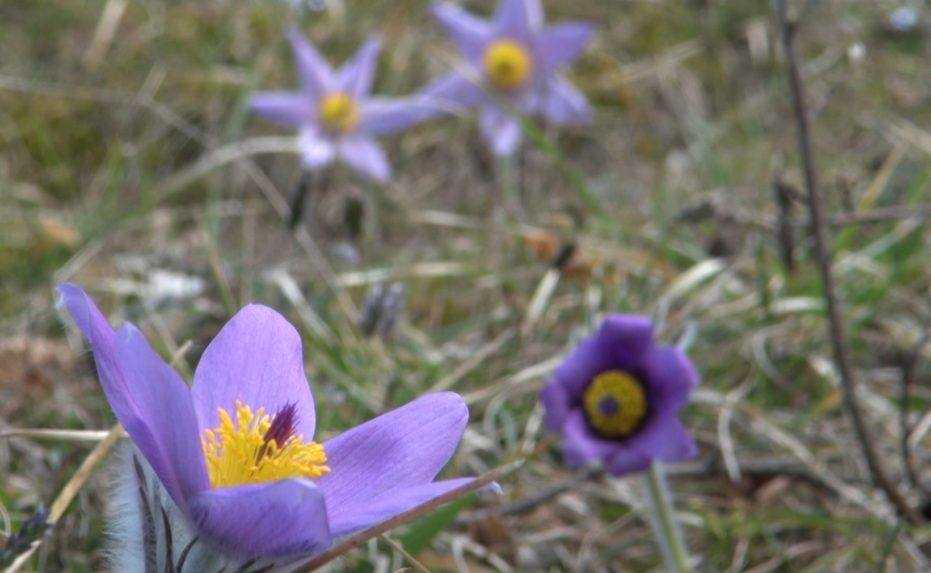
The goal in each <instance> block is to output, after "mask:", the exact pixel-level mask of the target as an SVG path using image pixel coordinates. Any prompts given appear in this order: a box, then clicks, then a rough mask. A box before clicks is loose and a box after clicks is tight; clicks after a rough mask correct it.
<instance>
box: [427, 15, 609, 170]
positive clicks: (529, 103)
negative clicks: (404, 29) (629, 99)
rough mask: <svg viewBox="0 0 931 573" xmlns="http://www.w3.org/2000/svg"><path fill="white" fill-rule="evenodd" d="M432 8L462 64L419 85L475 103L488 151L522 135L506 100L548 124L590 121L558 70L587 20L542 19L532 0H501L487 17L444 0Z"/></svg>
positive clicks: (584, 38)
mask: <svg viewBox="0 0 931 573" xmlns="http://www.w3.org/2000/svg"><path fill="white" fill-rule="evenodd" d="M433 15H434V16H435V17H436V18H437V20H439V22H440V24H442V25H443V27H444V28H446V31H447V33H448V34H449V36H450V37H451V38H452V40H453V41H454V42H455V43H456V45H457V46H458V48H459V51H460V52H461V53H462V56H463V58H464V59H465V67H464V68H463V69H462V70H460V71H458V72H454V73H452V74H449V75H447V76H445V77H442V78H440V79H439V80H437V81H436V82H434V83H433V84H431V85H430V86H429V87H428V88H427V89H426V90H425V93H426V95H428V96H430V97H433V98H435V99H436V100H438V101H439V102H446V103H447V107H449V106H450V105H453V106H456V107H467V108H472V107H478V108H479V110H480V112H479V128H480V129H481V132H482V135H483V136H484V137H485V139H486V140H487V141H488V142H489V145H491V148H492V150H493V151H494V152H495V154H497V155H510V154H512V153H513V152H514V151H515V150H516V149H517V147H518V145H519V144H520V140H521V127H520V121H519V118H516V117H514V116H513V115H512V114H511V113H509V109H506V108H512V109H513V110H516V111H517V112H519V113H520V114H524V115H534V114H542V115H543V116H544V117H545V118H546V119H547V120H549V121H550V122H552V123H554V124H584V123H588V122H589V121H591V115H592V112H591V109H590V108H589V106H588V102H587V101H586V100H585V96H584V95H582V93H580V92H579V91H578V90H577V89H575V88H574V87H573V86H572V85H571V84H570V83H569V82H568V81H566V79H565V78H563V77H562V75H561V74H560V73H559V72H560V70H561V68H563V67H564V66H566V65H568V64H570V63H571V62H572V61H574V60H575V59H576V58H578V57H579V55H581V53H582V52H583V51H584V50H585V47H586V45H587V44H588V42H589V40H590V39H591V37H592V33H593V28H592V26H590V25H589V24H586V23H581V22H569V23H563V24H556V25H554V26H544V24H543V9H542V8H541V7H540V1H539V0H501V3H500V4H499V5H498V9H497V11H496V12H495V15H494V17H493V19H492V20H491V21H490V22H487V21H485V20H481V19H479V18H476V17H474V16H472V15H471V14H469V13H468V12H466V11H464V10H462V9H461V8H458V7H457V6H454V5H453V4H450V3H446V2H444V3H440V4H435V5H434V6H433ZM502 104H504V105H502Z"/></svg>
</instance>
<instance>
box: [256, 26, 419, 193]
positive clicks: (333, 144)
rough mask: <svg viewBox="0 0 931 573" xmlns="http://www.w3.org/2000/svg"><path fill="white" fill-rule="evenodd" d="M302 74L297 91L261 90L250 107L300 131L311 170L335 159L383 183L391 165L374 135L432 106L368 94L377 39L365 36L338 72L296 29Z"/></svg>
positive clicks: (409, 123)
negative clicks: (355, 52) (363, 42)
mask: <svg viewBox="0 0 931 573" xmlns="http://www.w3.org/2000/svg"><path fill="white" fill-rule="evenodd" d="M288 37H289V39H290V40H291V46H292V48H293V50H294V58H295V60H296V63H297V69H298V76H299V78H300V84H301V91H299V92H260V93H257V94H255V95H254V96H253V97H252V100H251V102H250V104H251V107H252V109H253V111H255V112H256V113H258V114H259V115H261V116H262V117H264V118H265V119H268V120H270V121H274V122H276V123H279V124H282V125H287V126H295V127H297V128H298V129H299V130H300V131H299V133H300V135H299V137H300V147H301V151H302V152H303V156H304V163H305V164H306V165H307V167H308V168H309V169H320V168H322V167H324V166H326V165H328V164H329V163H330V162H332V161H333V160H334V159H336V158H339V159H340V160H341V161H343V162H344V163H345V164H346V165H348V166H349V167H351V168H353V169H355V170H356V171H358V172H359V173H361V174H362V175H364V176H366V177H368V178H370V179H373V180H375V181H378V182H380V183H384V182H385V181H387V180H388V179H389V177H390V175H391V168H390V167H389V166H388V160H387V158H386V157H385V153H384V151H382V149H381V148H380V147H379V146H378V143H376V142H375V139H374V137H375V136H378V135H387V134H390V133H396V132H399V131H403V130H405V129H407V128H408V127H410V126H412V125H414V124H415V123H417V122H419V121H422V120H423V119H426V117H428V115H429V113H428V112H429V111H430V110H433V109H434V108H433V106H429V105H427V104H426V103H425V102H423V101H419V100H417V99H416V98H407V99H404V98H401V99H390V98H378V97H372V96H370V95H369V92H371V90H372V81H373V79H374V76H375V65H376V63H377V61H378V51H379V42H378V40H375V39H370V40H369V41H367V42H366V43H365V44H364V45H363V46H362V47H361V48H360V49H359V51H358V53H357V54H356V55H355V57H354V58H353V59H352V60H350V61H349V62H348V63H346V64H345V65H344V66H343V67H342V68H341V69H340V70H339V71H336V72H334V71H333V69H332V68H330V65H329V64H328V63H327V62H326V60H324V58H323V57H322V56H321V55H320V54H319V52H317V50H316V49H315V48H314V47H313V46H312V45H311V44H310V43H308V42H307V40H305V39H304V38H303V36H301V34H300V33H299V32H297V31H296V30H292V31H291V32H290V33H289V34H288Z"/></svg>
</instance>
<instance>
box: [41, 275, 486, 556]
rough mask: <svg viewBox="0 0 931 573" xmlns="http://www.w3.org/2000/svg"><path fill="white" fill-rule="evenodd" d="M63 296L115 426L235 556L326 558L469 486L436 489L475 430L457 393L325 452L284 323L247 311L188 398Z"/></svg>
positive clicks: (297, 349) (398, 413)
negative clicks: (360, 534) (359, 535)
mask: <svg viewBox="0 0 931 573" xmlns="http://www.w3.org/2000/svg"><path fill="white" fill-rule="evenodd" d="M59 292H60V293H61V297H62V302H63V304H64V306H65V307H67V309H68V312H69V313H70V314H71V316H72V317H73V318H74V320H75V322H76V323H77V325H78V327H79V328H80V329H81V331H82V332H83V333H84V336H85V337H86V338H87V340H88V342H89V343H90V346H91V350H92V351H93V354H94V360H95V361H96V363H97V373H98V376H99V378H100V383H101V386H102V387H103V390H104V393H105V394H106V396H107V400H108V401H109V403H110V406H111V407H112V408H113V411H114V413H115V414H116V417H117V419H118V420H119V421H120V423H121V424H122V425H123V427H124V428H125V429H126V432H127V433H128V434H129V436H130V437H131V438H132V440H133V442H134V443H135V445H136V446H137V447H138V449H139V450H140V452H141V453H142V455H144V456H145V458H146V460H148V462H149V464H150V465H151V466H152V469H153V470H154V471H155V473H156V474H157V475H158V477H159V479H160V480H161V482H162V484H163V485H164V487H165V489H166V490H167V491H168V493H169V494H170V496H171V498H172V500H173V501H174V502H175V504H176V505H177V506H178V508H179V509H180V510H181V511H182V512H183V513H184V514H185V515H186V517H187V518H188V520H189V521H190V523H191V524H192V525H193V527H194V528H195V530H196V531H197V532H198V533H199V534H200V535H201V536H202V537H204V538H207V539H209V540H211V541H212V542H213V543H215V544H216V545H218V546H219V547H220V548H222V549H224V550H225V551H227V552H229V553H231V554H234V555H241V556H244V557H256V556H277V555H287V554H304V553H312V552H318V551H321V550H323V549H325V548H326V547H328V546H329V545H330V544H331V541H332V539H333V538H336V537H339V536H343V535H346V534H348V533H351V532H353V531H357V530H360V529H363V528H366V527H368V526H370V525H373V524H375V523H379V522H381V521H384V520H386V519H388V518H390V517H392V516H394V515H397V514H398V513H401V512H403V511H405V510H407V509H410V508H411V507H414V506H415V505H418V504H421V503H423V502H425V501H428V500H430V499H433V498H434V497H436V496H439V495H441V494H443V493H445V492H447V491H449V490H451V489H453V488H456V487H458V486H461V485H463V484H464V483H466V482H468V481H469V479H452V480H446V481H433V480H434V478H435V477H436V475H437V474H438V473H439V471H440V469H442V467H443V466H444V465H445V464H446V462H447V461H448V460H449V459H450V457H451V456H452V455H453V452H454V451H455V449H456V446H457V444H458V443H459V440H460V438H461V437H462V433H463V431H464V429H465V426H466V423H467V422H468V417H469V414H468V410H467V408H466V406H465V404H464V403H463V401H462V398H460V397H459V396H458V395H457V394H453V393H449V392H446V393H439V394H428V395H425V396H422V397H420V398H418V399H416V400H414V401H413V402H410V403H408V404H407V405H405V406H402V407H400V408H398V409H396V410H392V411H390V412H388V413H386V414H383V415H381V416H379V417H377V418H375V419H374V420H371V421H369V422H366V423H364V424H362V425H360V426H357V427H355V428H353V429H351V430H348V431H346V432H344V433H342V434H340V435H338V436H336V437H335V438H332V439H330V440H327V441H326V442H324V443H323V444H318V443H316V442H313V441H310V440H311V439H312V438H313V435H314V429H315V423H314V422H315V416H314V399H313V395H312V394H311V391H310V386H309V385H308V383H307V378H306V377H305V375H304V361H303V356H302V349H301V339H300V336H299V335H298V333H297V331H296V330H295V329H294V327H293V326H291V325H290V324H289V323H288V322H287V321H286V320H285V319H284V318H283V317H282V316H281V315H279V314H278V313H276V312H275V311H273V310H271V309H269V308H267V307H264V306H259V305H250V306H247V307H245V308H243V309H242V310H241V311H239V312H238V313H237V314H236V316H234V317H233V318H232V319H231V320H230V321H229V322H228V323H227V324H226V326H224V327H223V329H222V330H221V331H220V333H219V334H218V335H217V336H216V338H214V339H213V341H212V342H211V343H210V344H209V345H208V346H207V349H206V350H205V351H204V354H203V356H202V357H201V360H200V363H199V364H198V365H197V370H196V372H195V373H194V383H193V386H192V387H190V388H189V387H188V385H187V384H185V382H184V381H183V380H182V379H181V377H180V376H179V375H178V374H177V373H176V372H175V371H174V370H172V369H171V368H170V367H169V366H168V365H167V364H166V363H165V362H164V361H162V359H161V358H159V357H158V355H157V354H156V353H155V352H154V351H153V350H152V348H151V347H150V346H149V344H148V343H147V342H146V340H145V338H143V336H142V333H141V332H140V331H139V330H138V329H137V328H136V327H135V326H133V325H131V324H124V325H123V326H122V327H121V328H119V329H118V330H116V331H114V330H113V329H112V328H111V327H110V325H109V324H108V323H107V319H106V318H104V316H103V315H102V314H101V313H100V311H99V310H98V309H97V307H96V306H95V305H94V303H93V301H91V299H90V298H89V297H88V296H87V294H85V293H84V291H83V290H81V289H80V288H79V287H77V286H74V285H68V284H65V285H61V286H60V287H59Z"/></svg>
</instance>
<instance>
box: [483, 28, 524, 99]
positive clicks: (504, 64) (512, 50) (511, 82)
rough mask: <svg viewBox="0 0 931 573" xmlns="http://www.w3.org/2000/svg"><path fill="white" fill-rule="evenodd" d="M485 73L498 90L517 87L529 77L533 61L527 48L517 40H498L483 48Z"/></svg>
mask: <svg viewBox="0 0 931 573" xmlns="http://www.w3.org/2000/svg"><path fill="white" fill-rule="evenodd" d="M484 63H485V74H486V76H487V77H488V81H490V82H491V84H492V85H493V86H495V87H496V88H498V89H500V90H506V91H507V90H513V89H516V88H519V87H520V86H522V85H523V84H524V82H526V81H527V78H528V77H530V72H531V70H532V69H533V62H532V61H531V59H530V54H528V53H527V50H525V49H524V47H523V46H521V45H520V44H518V43H517V42H514V41H511V40H499V41H497V42H493V43H492V44H491V45H489V46H488V48H487V49H486V50H485V57H484Z"/></svg>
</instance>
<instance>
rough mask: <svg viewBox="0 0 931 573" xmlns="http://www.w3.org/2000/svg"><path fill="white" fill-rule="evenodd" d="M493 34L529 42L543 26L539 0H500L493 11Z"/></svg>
mask: <svg viewBox="0 0 931 573" xmlns="http://www.w3.org/2000/svg"><path fill="white" fill-rule="evenodd" d="M494 21H495V35H497V36H507V37H509V38H513V39H515V40H521V41H524V42H526V43H528V44H529V43H530V40H531V39H532V37H533V35H534V34H535V33H537V32H538V31H539V30H540V28H542V27H543V8H542V6H540V0H501V3H500V4H498V10H497V11H496V12H495V17H494Z"/></svg>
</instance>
